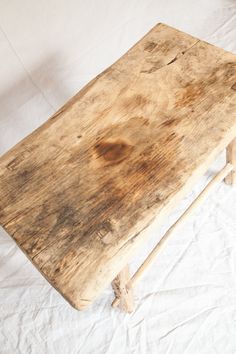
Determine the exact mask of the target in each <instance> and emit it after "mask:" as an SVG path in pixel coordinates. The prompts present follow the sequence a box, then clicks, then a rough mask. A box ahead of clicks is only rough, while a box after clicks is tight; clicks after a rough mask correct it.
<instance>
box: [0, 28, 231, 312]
mask: <svg viewBox="0 0 236 354" xmlns="http://www.w3.org/2000/svg"><path fill="white" fill-rule="evenodd" d="M235 136H236V56H235V55H233V54H231V53H228V52H225V51H224V50H222V49H220V48H216V47H214V46H212V45H210V44H208V43H205V42H203V41H201V40H198V39H196V38H194V37H192V36H190V35H188V34H185V33H183V32H180V31H178V30H176V29H173V28H171V27H168V26H166V25H163V24H158V25H157V26H155V27H154V28H153V29H152V30H151V31H150V32H149V33H148V34H147V35H146V36H145V37H144V38H143V39H141V40H140V41H139V42H138V43H137V44H136V45H135V46H134V47H133V48H131V49H130V50H129V51H128V52H127V53H126V54H125V55H124V56H123V57H122V58H121V59H119V60H118V61H117V62H116V63H115V64H113V65H112V66H111V67H110V68H108V69H107V70H105V71H104V72H103V73H101V74H100V75H98V76H97V77H96V78H95V79H94V80H92V81H91V82H90V83H89V84H88V85H87V86H86V87H85V88H84V89H82V90H81V91H80V92H79V93H78V94H77V95H76V96H75V97H74V98H72V99H71V100H70V101H69V102H68V103H67V104H66V105H65V106H64V107H62V109H61V110H59V111H58V112H57V113H56V114H55V115H54V116H53V117H52V118H50V119H49V120H48V121H47V122H46V123H45V124H44V125H42V126H41V127H40V128H39V129H37V130H36V131H34V132H33V133H32V134H31V135H29V136H28V137H27V138H25V139H24V140H23V141H22V142H20V143H19V144H17V145H16V146H15V147H14V148H13V149H11V150H10V151H9V152H8V153H6V154H5V155H4V156H3V157H2V158H1V159H0V223H1V225H2V226H3V227H4V229H5V230H6V231H7V232H8V233H9V235H11V236H12V238H13V239H14V240H15V241H16V243H17V245H18V246H19V247H20V248H21V249H22V250H23V251H24V252H25V254H26V255H27V257H28V258H29V259H30V260H31V261H32V263H33V264H34V265H35V266H36V267H37V269H38V270H39V271H40V272H41V273H42V274H43V275H44V277H46V279H47V280H48V281H49V282H50V283H51V284H52V285H53V286H54V287H55V288H56V289H57V290H58V291H59V292H60V293H61V294H62V295H63V296H64V297H65V298H66V299H67V300H68V301H69V302H70V304H71V305H72V306H74V307H76V308H77V309H84V308H86V307H87V306H88V305H89V304H91V303H92V302H93V301H94V300H95V298H96V297H97V296H98V295H99V294H100V293H101V292H102V290H103V289H104V288H105V287H106V286H107V285H108V284H109V282H111V281H112V280H113V279H114V281H113V288H114V290H115V294H116V299H115V301H114V303H113V305H114V306H116V305H118V303H120V304H121V306H122V307H123V308H124V309H125V310H126V311H132V310H133V306H134V304H133V294H132V287H133V286H134V284H135V283H136V281H137V280H138V279H139V278H140V277H141V275H142V274H143V272H144V271H145V270H146V269H147V266H148V265H150V264H151V263H152V261H153V259H154V257H155V256H156V254H157V253H158V252H159V250H160V248H161V246H163V244H164V242H165V241H167V240H168V238H169V237H170V235H171V234H172V233H173V231H174V230H175V229H176V228H177V226H179V225H181V222H183V221H184V219H185V218H186V217H187V216H188V215H189V213H190V212H191V211H192V210H193V209H194V208H195V207H196V206H197V204H198V203H199V202H200V201H201V200H202V199H203V197H204V196H205V195H206V194H207V192H208V191H209V190H210V189H211V187H212V186H214V184H215V183H216V182H218V181H220V180H222V179H223V178H224V177H225V176H227V175H228V176H227V177H226V181H227V182H228V183H231V184H232V183H233V182H234V181H235V179H236V177H235V172H234V171H233V167H236V141H235V140H233V139H234V137H235ZM228 145H229V146H228ZM227 146H228V149H227V156H228V164H226V166H225V167H224V169H223V170H222V171H220V172H219V174H217V175H216V177H215V178H214V179H213V180H212V182H210V184H209V185H208V186H207V187H206V190H204V191H203V192H202V194H201V195H200V196H199V198H198V199H197V200H196V201H195V202H194V203H193V204H192V205H191V206H190V207H189V208H188V210H187V211H186V212H185V213H184V214H183V216H182V217H181V218H180V219H179V221H177V223H176V224H175V225H173V226H172V228H171V229H170V230H169V231H168V232H167V234H166V235H164V237H163V239H162V241H161V243H160V244H158V245H157V246H156V247H155V249H154V250H153V252H152V253H151V254H150V256H149V257H148V258H147V260H146V261H145V262H144V263H143V265H141V267H140V269H139V270H138V271H137V272H136V273H135V275H134V276H133V277H132V278H131V279H130V278H129V274H128V268H127V266H126V265H127V263H128V262H129V260H130V259H131V257H132V256H133V254H134V253H135V251H136V250H137V249H138V248H140V246H141V245H142V244H143V243H145V242H148V240H147V238H146V237H144V234H143V233H142V230H144V228H146V227H147V226H148V225H149V224H150V223H151V222H152V221H153V219H154V218H156V219H157V222H159V223H161V222H162V221H163V218H164V217H165V216H166V215H167V213H169V212H170V211H171V209H173V208H174V207H175V205H176V203H177V202H178V201H179V200H180V198H181V197H183V196H184V195H185V194H186V193H187V192H188V191H189V190H190V189H191V188H192V186H193V185H194V183H195V182H196V181H197V179H198V178H199V177H200V176H202V175H203V174H204V173H205V171H206V170H207V168H208V167H209V165H210V163H211V162H212V161H213V160H214V158H215V157H216V156H217V154H218V153H219V152H220V151H221V150H223V149H224V148H226V147H227ZM122 269H123V270H122Z"/></svg>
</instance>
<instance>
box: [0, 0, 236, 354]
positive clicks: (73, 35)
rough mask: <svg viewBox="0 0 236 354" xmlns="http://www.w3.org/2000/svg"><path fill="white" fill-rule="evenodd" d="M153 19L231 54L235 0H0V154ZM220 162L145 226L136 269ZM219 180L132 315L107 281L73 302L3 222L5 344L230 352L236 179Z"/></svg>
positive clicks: (14, 347)
mask: <svg viewBox="0 0 236 354" xmlns="http://www.w3.org/2000/svg"><path fill="white" fill-rule="evenodd" d="M158 22H164V23H167V24H169V25H172V26H174V27H177V28H179V29H181V30H184V31H186V32H189V33H190V34H192V35H194V36H197V37H199V38H201V39H204V40H207V41H208V42H210V43H212V44H215V45H218V46H220V47H223V48H224V49H226V50H229V51H232V52H235V53H236V1H235V0H208V1H206V0H198V1H194V0H192V1H190V0H178V1H174V0H165V1H164V0H156V1H154V0H129V1H127V0H126V1H124V0H100V1H96V0H88V1H82V0H67V1H65V0H41V1H36V0H21V1H18V0H1V1H0V153H1V154H2V153H4V152H5V151H7V150H8V149H9V148H10V147H12V146H13V145H14V144H15V143H17V142H18V141H19V140H21V139H22V138H23V137H24V136H26V135H27V134H28V133H30V132H31V131H32V130H34V129H35V128H36V127H38V126H39V125H40V124H41V123H43V122H44V121H45V120H47V118H48V117H49V116H50V115H51V114H52V113H54V112H55V111H56V110H57V109H58V108H59V107H60V106H61V105H62V104H64V103H65V102H66V101H67V100H68V99H69V98H70V97H71V96H73V95H74V94H75V93H76V92H77V91H78V90H79V89H80V88H82V87H83V86H84V85H85V84H86V83H87V82H88V81H89V80H90V79H92V78H93V77H94V76H95V75H97V74H98V73H99V72H101V71H102V70H103V69H105V68H106V67H107V66H108V65H110V64H112V62H114V61H115V60H116V59H117V58H118V57H120V56H121V55H122V54H123V53H124V52H125V51H126V50H127V49H128V48H129V47H130V46H132V45H133V44H134V43H135V42H136V41H137V40H138V39H140V37H142V36H143V35H144V34H145V33H146V32H147V31H148V30H149V29H150V28H151V27H152V26H154V25H155V24H156V23H158ZM223 163H224V156H223V155H222V156H220V157H219V159H218V161H216V163H215V164H214V165H213V166H212V168H211V169H210V171H209V172H208V174H207V175H206V177H204V178H203V179H202V181H201V182H200V183H199V184H198V186H197V187H196V188H195V189H194V190H193V191H192V193H191V194H190V195H189V196H188V197H186V198H185V199H184V200H183V202H182V203H181V204H179V205H178V206H177V209H176V212H175V213H173V214H172V215H170V217H169V218H168V220H166V222H165V224H164V225H163V227H162V229H161V230H157V229H156V228H155V223H154V225H152V226H151V227H150V228H149V230H147V231H146V233H147V236H148V235H150V241H149V244H148V246H147V248H146V249H145V250H142V252H140V254H139V255H137V257H136V258H135V260H134V262H133V263H132V268H133V269H135V267H136V266H137V265H138V264H139V263H140V262H141V260H142V259H143V258H144V256H145V254H146V253H147V252H148V250H150V249H151V247H152V246H153V245H154V244H155V242H156V241H157V240H158V239H159V238H160V237H161V235H162V234H163V232H164V230H166V229H167V227H168V225H170V224H171V223H172V222H173V221H174V220H175V219H176V218H177V217H178V215H180V213H181V212H182V211H183V210H184V208H186V206H187V205H188V204H189V202H190V201H191V200H192V199H193V198H194V196H196V195H197V193H198V192H199V191H200V190H201V188H202V187H203V185H204V184H205V183H206V181H207V179H209V178H210V177H211V176H212V174H213V173H214V172H216V171H217V169H218V168H219V167H221V166H222V164H223ZM216 191H217V192H216V193H215V194H213V195H211V196H210V197H209V198H208V200H207V201H206V202H205V203H204V204H203V205H202V207H200V208H199V209H198V211H197V212H196V213H195V215H194V217H192V218H191V219H190V220H189V222H188V223H187V224H186V225H185V227H183V228H182V229H181V231H180V232H178V234H176V235H175V236H174V237H173V239H172V240H171V241H170V242H169V244H168V246H167V247H166V248H165V250H164V251H163V252H162V253H161V254H160V256H159V258H158V259H157V260H156V263H155V265H154V266H153V268H152V270H150V271H149V273H148V274H147V275H146V277H145V278H144V279H143V281H142V282H140V283H139V285H138V287H137V289H136V293H135V296H136V302H137V308H136V311H135V312H134V313H133V314H131V315H127V314H124V313H121V312H119V311H116V310H113V311H112V310H111V308H110V303H111V301H112V291H111V289H110V288H108V289H107V290H106V292H105V293H104V294H103V296H101V297H100V298H99V299H98V301H97V302H96V303H95V304H94V305H93V306H92V307H91V308H89V309H88V310H86V311H84V312H77V311H76V310H74V309H73V308H71V307H70V306H69V305H68V304H67V303H66V302H65V301H64V299H63V298H62V297H61V296H60V295H59V294H58V293H57V292H56V291H55V290H54V289H53V288H51V286H50V285H49V284H48V283H47V282H46V280H45V279H44V278H43V277H42V276H41V275H40V274H39V273H38V272H37V271H36V270H35V269H34V267H33V266H32V265H31V263H30V262H29V261H28V260H27V259H26V257H25V256H24V255H23V254H22V253H21V251H20V250H19V249H18V248H17V246H16V245H15V244H14V242H13V241H12V240H11V239H10V237H9V236H8V235H7V234H6V233H5V232H4V231H3V230H2V229H0V353H1V354H3V353H4V354H13V353H14V354H15V353H23V354H26V353H35V354H41V353H42V354H45V353H46V354H48V353H49V354H51V353H52V354H53V353H58V354H60V353H63V354H67V353H68V354H73V353H81V354H90V353H91V354H93V353H94V354H105V353H106V354H116V353H117V354H123V353H124V354H131V353H132V354H139V353H141V354H146V353H148V354H156V353H158V354H159V353H160V354H162V353H165V354H168V353H169V354H172V353H173V354H183V353H185V354H199V353H200V354H215V353H219V354H222V353H224V354H235V353H236V217H235V213H236V188H233V189H232V188H230V187H229V186H226V185H225V184H220V185H219V186H218V187H217V188H216Z"/></svg>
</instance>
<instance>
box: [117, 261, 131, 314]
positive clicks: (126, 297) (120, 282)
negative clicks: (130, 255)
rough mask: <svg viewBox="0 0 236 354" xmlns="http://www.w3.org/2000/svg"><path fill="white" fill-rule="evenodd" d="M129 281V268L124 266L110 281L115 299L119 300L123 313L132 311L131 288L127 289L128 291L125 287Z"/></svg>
mask: <svg viewBox="0 0 236 354" xmlns="http://www.w3.org/2000/svg"><path fill="white" fill-rule="evenodd" d="M129 281H130V273H129V266H128V265H126V266H125V267H124V268H123V269H122V270H121V272H120V273H119V274H118V275H117V276H116V277H115V279H114V280H113V281H112V287H113V290H114V293H115V295H116V299H119V304H120V307H121V309H122V310H124V311H125V312H128V313H131V312H133V310H134V295H133V289H132V287H129V289H128V288H127V286H126V285H127V284H128V282H129ZM113 303H114V302H113Z"/></svg>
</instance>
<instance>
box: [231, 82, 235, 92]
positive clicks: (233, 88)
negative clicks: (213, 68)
mask: <svg viewBox="0 0 236 354" xmlns="http://www.w3.org/2000/svg"><path fill="white" fill-rule="evenodd" d="M231 89H232V90H234V91H236V82H235V84H233V86H231Z"/></svg>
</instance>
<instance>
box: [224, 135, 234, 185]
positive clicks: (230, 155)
mask: <svg viewBox="0 0 236 354" xmlns="http://www.w3.org/2000/svg"><path fill="white" fill-rule="evenodd" d="M226 160H227V162H229V163H231V164H232V165H233V166H234V168H235V170H234V171H231V172H230V173H229V174H228V176H226V177H225V183H227V184H231V185H232V184H235V183H236V138H235V139H234V140H233V141H232V142H231V143H230V144H229V145H228V146H227V148H226Z"/></svg>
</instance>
